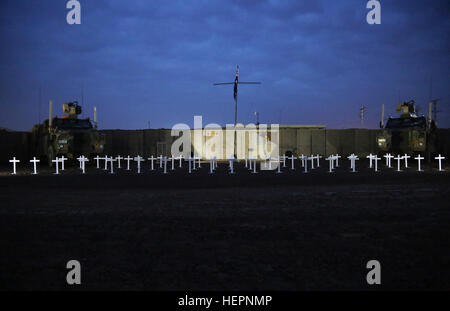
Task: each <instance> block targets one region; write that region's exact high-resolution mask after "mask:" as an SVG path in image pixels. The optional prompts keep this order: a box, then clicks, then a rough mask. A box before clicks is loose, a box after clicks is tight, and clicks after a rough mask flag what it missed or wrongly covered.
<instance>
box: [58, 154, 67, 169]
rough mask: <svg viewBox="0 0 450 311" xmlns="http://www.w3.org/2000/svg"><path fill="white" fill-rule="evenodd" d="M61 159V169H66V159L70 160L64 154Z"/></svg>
mask: <svg viewBox="0 0 450 311" xmlns="http://www.w3.org/2000/svg"><path fill="white" fill-rule="evenodd" d="M60 160H61V171H64V161H66V160H68V159H67V158H65V157H64V156H62V157H61V158H60Z"/></svg>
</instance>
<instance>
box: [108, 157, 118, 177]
mask: <svg viewBox="0 0 450 311" xmlns="http://www.w3.org/2000/svg"><path fill="white" fill-rule="evenodd" d="M116 161H117V158H115V159H114V158H113V157H111V158H109V162H111V163H110V164H109V165H110V167H111V171H110V172H109V173H110V174H114V162H116Z"/></svg>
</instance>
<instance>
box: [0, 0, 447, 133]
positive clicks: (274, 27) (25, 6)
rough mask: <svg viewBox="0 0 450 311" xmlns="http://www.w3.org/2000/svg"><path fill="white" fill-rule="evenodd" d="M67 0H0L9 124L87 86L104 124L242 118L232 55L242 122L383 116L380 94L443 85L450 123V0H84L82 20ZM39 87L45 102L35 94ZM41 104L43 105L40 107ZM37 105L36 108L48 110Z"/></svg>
mask: <svg viewBox="0 0 450 311" xmlns="http://www.w3.org/2000/svg"><path fill="white" fill-rule="evenodd" d="M66 2H67V1H66V0H11V1H5V0H2V1H0V40H1V46H0V107H1V112H0V127H6V128H9V129H13V130H30V129H31V127H32V125H33V124H35V123H37V121H38V119H39V117H40V119H41V121H42V120H43V119H45V118H47V117H48V101H49V100H50V99H52V100H53V101H54V102H55V107H54V111H55V113H57V114H58V115H61V114H62V109H61V104H62V103H63V102H65V101H72V100H78V101H80V102H81V100H82V90H84V103H83V104H84V107H83V108H84V112H83V116H84V117H91V118H92V110H93V106H97V109H98V112H99V127H100V128H102V129H144V128H148V127H149V123H150V127H151V128H171V127H172V126H173V125H174V124H176V123H187V124H189V125H192V124H193V116H194V115H202V116H203V119H204V125H205V124H207V123H212V122H213V123H218V124H222V125H225V124H227V123H233V122H234V101H233V89H232V85H229V86H212V83H214V82H229V81H233V80H234V74H235V67H236V64H239V66H240V79H241V80H242V81H261V82H262V85H244V86H242V87H241V88H240V89H239V117H238V120H239V121H241V122H244V123H249V122H256V119H255V116H254V112H255V111H258V112H259V113H260V122H261V123H281V124H326V125H327V126H328V128H354V127H359V126H360V120H359V108H360V107H361V105H365V106H366V107H367V114H366V126H367V127H369V128H376V127H377V126H378V122H379V119H380V114H381V104H385V106H386V116H388V115H390V114H392V115H395V105H396V103H397V102H398V100H399V99H400V100H410V99H414V100H415V101H416V103H417V104H418V105H419V109H420V111H419V113H420V114H422V113H423V114H426V113H427V108H426V107H427V102H428V100H429V98H430V80H431V77H432V86H433V87H432V97H441V98H443V99H442V101H441V102H440V104H441V106H440V110H442V112H441V113H440V114H439V115H438V121H440V122H439V123H438V126H439V127H450V106H449V105H448V103H449V101H450V88H449V81H450V80H449V78H450V37H449V30H450V18H449V17H450V1H448V0H442V1H440V0H432V1H424V0H420V1H407V0H404V1H399V0H384V1H383V0H381V1H380V2H381V25H368V24H367V23H366V14H367V13H368V12H369V10H368V9H366V3H367V1H366V0H349V1H347V0H346V1H329V0H323V1H299V0H297V1H287V0H280V1H275V0H270V1H262V0H260V1H237V0H235V1H225V0H221V1H211V0H208V1H206V0H205V1H193V0H181V1H175V0H171V1H154V0H135V1H125V0H107V1H106V0H80V3H81V6H82V15H81V22H82V23H81V25H68V24H67V23H66V14H67V12H68V10H67V9H66ZM39 89H41V90H42V91H41V104H40V105H39ZM39 106H40V109H39ZM39 111H40V116H39Z"/></svg>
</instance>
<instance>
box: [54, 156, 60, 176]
mask: <svg viewBox="0 0 450 311" xmlns="http://www.w3.org/2000/svg"><path fill="white" fill-rule="evenodd" d="M52 162H53V163H56V165H55V168H56V173H55V174H56V175H59V162H60V159H59V158H58V157H56V159H55V160H52Z"/></svg>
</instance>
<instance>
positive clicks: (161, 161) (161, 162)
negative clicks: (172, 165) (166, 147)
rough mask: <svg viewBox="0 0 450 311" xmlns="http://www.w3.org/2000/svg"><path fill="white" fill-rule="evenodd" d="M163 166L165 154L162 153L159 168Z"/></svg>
mask: <svg viewBox="0 0 450 311" xmlns="http://www.w3.org/2000/svg"><path fill="white" fill-rule="evenodd" d="M162 166H163V156H162V154H161V155H160V156H159V168H162Z"/></svg>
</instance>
